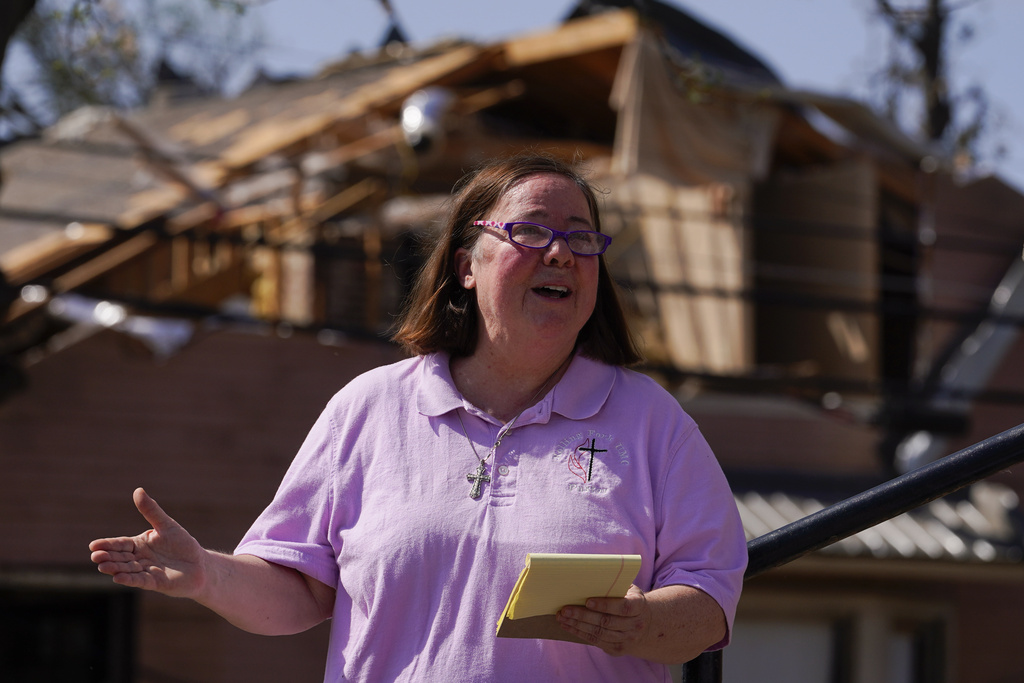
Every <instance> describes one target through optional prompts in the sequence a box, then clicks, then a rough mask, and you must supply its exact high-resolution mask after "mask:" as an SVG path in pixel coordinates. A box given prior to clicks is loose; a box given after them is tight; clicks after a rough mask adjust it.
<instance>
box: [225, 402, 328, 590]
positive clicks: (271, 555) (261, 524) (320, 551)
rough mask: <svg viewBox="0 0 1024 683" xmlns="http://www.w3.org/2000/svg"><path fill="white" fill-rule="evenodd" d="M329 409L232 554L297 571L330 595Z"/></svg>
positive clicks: (323, 414) (318, 421)
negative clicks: (311, 579) (315, 582)
mask: <svg viewBox="0 0 1024 683" xmlns="http://www.w3.org/2000/svg"><path fill="white" fill-rule="evenodd" d="M334 403H335V401H332V402H331V404H329V405H328V407H327V409H326V410H325V411H324V412H323V413H322V414H321V415H320V418H319V419H318V420H317V421H316V423H315V424H314V425H313V428H312V429H311V430H310V431H309V434H308V435H307V436H306V439H305V441H304V442H303V444H302V446H301V448H300V449H299V451H298V453H297V454H296V456H295V458H294V459H293V460H292V463H291V465H290V467H289V468H288V471H287V472H286V474H285V476H284V478H283V479H282V481H281V484H280V486H279V488H278V490H277V493H276V494H275V496H274V499H273V501H272V502H271V503H270V505H269V506H268V507H267V508H266V510H264V511H263V513H262V514H261V515H260V516H259V517H258V518H257V519H256V521H255V522H254V523H253V525H252V527H251V528H250V529H249V531H248V532H247V533H246V534H245V536H244V537H243V538H242V540H241V542H240V543H239V544H238V547H237V548H235V554H236V555H241V554H246V555H255V556H257V557H260V558H262V559H264V560H267V561H268V562H273V563H275V564H280V565H283V566H286V567H291V568H293V569H297V570H299V571H301V572H302V573H304V574H307V575H308V576H311V577H313V578H314V579H316V580H317V581H320V582H322V583H324V584H327V585H328V586H331V587H332V588H335V589H336V588H337V584H338V570H337V563H336V559H335V552H334V548H333V547H332V544H331V543H330V523H331V510H332V509H333V508H332V504H333V494H332V481H333V478H332V476H331V473H332V470H333V467H332V462H333V459H334V452H335V448H334V445H335V438H334V428H333V420H332V418H331V413H332V406H333V404H334Z"/></svg>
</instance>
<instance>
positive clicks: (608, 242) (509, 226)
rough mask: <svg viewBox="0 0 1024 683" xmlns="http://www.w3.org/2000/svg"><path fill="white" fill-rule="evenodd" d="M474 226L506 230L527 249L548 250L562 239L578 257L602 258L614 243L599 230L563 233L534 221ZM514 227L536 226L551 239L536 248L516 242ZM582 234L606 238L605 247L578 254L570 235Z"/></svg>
mask: <svg viewBox="0 0 1024 683" xmlns="http://www.w3.org/2000/svg"><path fill="white" fill-rule="evenodd" d="M473 225H476V226H481V227H485V228H498V229H499V230H504V231H505V232H506V233H508V239H509V240H510V241H511V242H513V243H515V244H518V245H519V246H521V247H526V248H527V249H547V248H548V247H550V246H551V243H552V242H554V241H555V240H556V239H557V238H559V237H561V238H563V239H565V243H566V245H567V246H569V251H571V252H572V253H574V254H576V255H577V256H600V255H601V254H603V253H604V252H606V251H608V247H609V245H611V243H612V238H611V237H610V236H609V235H606V234H604V233H603V232H598V231H597V230H570V231H569V232H562V231H561V230H555V229H554V228H549V227H548V226H546V225H544V224H543V223H534V222H532V221H509V222H507V223H505V222H502V221H473ZM513 225H536V226H537V227H538V228H544V229H545V230H549V231H551V239H550V240H548V243H547V244H545V245H544V246H542V247H534V246H531V245H529V244H523V243H522V242H516V241H515V240H514V239H512V226H513ZM580 232H585V233H593V234H595V235H600V236H601V237H603V238H604V247H603V248H602V249H601V251H598V252H595V253H593V254H581V253H580V252H578V251H576V250H575V249H573V248H572V245H570V244H569V235H572V234H573V233H580Z"/></svg>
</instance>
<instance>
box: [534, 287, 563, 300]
mask: <svg viewBox="0 0 1024 683" xmlns="http://www.w3.org/2000/svg"><path fill="white" fill-rule="evenodd" d="M533 291H535V292H537V294H539V295H541V296H542V297H544V298H546V299H564V298H565V297H567V296H569V288H568V287H561V286H557V285H544V286H543V287H534V288H533Z"/></svg>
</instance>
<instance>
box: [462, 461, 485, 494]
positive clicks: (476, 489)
mask: <svg viewBox="0 0 1024 683" xmlns="http://www.w3.org/2000/svg"><path fill="white" fill-rule="evenodd" d="M466 479H467V480H468V481H469V482H471V483H472V484H473V488H472V489H471V490H470V492H469V497H470V498H472V499H473V500H476V499H477V498H479V497H480V493H481V491H480V488H481V487H482V486H483V484H484V482H489V481H490V480H491V478H490V477H489V476H487V468H486V467H484V461H483V460H481V461H480V464H479V465H478V466H477V468H476V474H467V475H466Z"/></svg>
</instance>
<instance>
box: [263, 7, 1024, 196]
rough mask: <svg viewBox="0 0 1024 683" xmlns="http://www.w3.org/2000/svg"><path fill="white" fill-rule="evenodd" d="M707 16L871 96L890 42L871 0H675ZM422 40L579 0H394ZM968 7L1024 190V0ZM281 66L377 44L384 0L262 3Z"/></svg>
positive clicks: (492, 36)
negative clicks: (869, 87) (870, 82)
mask: <svg viewBox="0 0 1024 683" xmlns="http://www.w3.org/2000/svg"><path fill="white" fill-rule="evenodd" d="M668 1H669V2H670V3H671V4H675V5H678V6H680V7H682V8H684V9H686V10H687V11H689V12H691V13H692V14H695V15H696V16H698V17H699V18H701V19H703V20H705V21H706V22H708V23H710V24H711V25H713V26H715V27H716V28H717V29H719V30H721V31H722V32H724V33H726V34H728V35H729V36H730V37H732V38H733V39H734V40H736V41H737V42H739V43H740V44H741V45H743V46H744V47H746V48H747V49H748V50H750V51H752V52H754V53H755V54H756V55H758V56H759V57H760V58H761V59H762V60H764V61H765V62H767V63H768V64H769V65H771V66H772V67H773V68H774V69H775V70H776V72H777V73H778V74H779V75H780V76H781V77H782V79H783V81H785V82H786V83H787V84H788V85H790V86H791V87H798V88H806V89H811V90H816V91H822V92H827V93H832V94H841V95H852V96H858V97H863V96H864V94H865V92H866V82H867V75H868V73H869V71H870V70H871V67H873V66H877V65H878V63H879V61H880V58H881V55H883V54H884V52H885V50H886V41H885V39H884V34H883V32H882V31H881V29H880V27H879V25H878V24H877V23H873V22H872V21H870V19H869V8H870V6H871V5H872V4H873V3H872V1H871V0H770V1H766V0H668ZM922 3H923V0H913V2H910V0H906V1H904V2H896V3H895V4H897V5H920V4H922ZM391 4H392V6H393V7H394V8H395V11H396V13H397V14H398V17H399V19H400V21H401V24H402V27H403V28H404V29H405V30H406V32H407V33H408V34H409V37H410V39H411V40H412V42H413V43H416V44H426V43H430V42H433V41H435V40H437V39H440V38H442V37H446V36H457V37H463V38H472V39H477V40H481V41H487V40H496V39H502V38H507V37H510V36H513V35H517V34H521V33H526V32H530V31H536V30H540V29H543V28H545V27H549V26H552V25H554V24H556V23H557V22H558V21H560V20H561V18H562V17H563V16H564V15H565V14H566V13H567V12H568V11H569V9H571V8H572V7H574V6H575V4H576V3H575V1H574V0H513V1H506V2H488V1H486V0H391ZM963 11H964V12H966V14H965V16H966V17H968V18H969V20H970V22H971V23H972V24H973V26H974V28H975V39H974V40H973V41H972V42H971V43H969V44H968V45H966V46H964V47H963V48H961V49H959V51H958V54H957V58H956V59H957V61H956V63H955V70H954V72H953V77H954V78H955V79H957V81H958V82H961V83H969V82H979V83H981V84H983V85H984V86H985V87H986V89H987V90H988V92H989V96H990V98H991V101H992V105H993V111H994V112H995V115H996V116H997V118H998V119H999V120H1000V121H1001V124H1000V127H999V129H998V138H999V140H1000V141H1001V142H1003V143H1005V144H1006V146H1007V148H1008V153H1009V156H1008V158H1006V159H1004V160H1003V161H1001V162H998V163H997V164H996V165H995V167H994V168H993V169H992V170H994V171H995V172H997V173H998V174H999V175H1001V176H1002V177H1003V178H1004V179H1005V180H1006V181H1007V182H1009V183H1010V184H1012V185H1014V186H1015V187H1017V188H1018V189H1019V190H1021V191H1024V88H1022V87H1021V78H1020V76H1018V75H1017V72H1018V69H1019V68H1020V67H1019V63H1020V61H1021V57H1024V47H1021V44H1022V41H1021V39H1020V36H1022V35H1024V2H1022V1H1021V0H977V1H976V2H975V3H973V4H968V6H967V9H965V10H963ZM256 14H257V16H258V17H259V19H260V20H261V22H262V24H263V31H264V34H265V39H266V43H267V46H268V47H267V50H266V51H265V53H264V55H263V58H262V61H263V64H264V66H265V68H267V69H268V70H270V71H272V72H276V73H282V72H292V73H296V72H297V73H308V72H311V71H313V70H314V69H315V68H316V67H317V66H318V65H321V64H323V63H325V62H328V61H330V60H331V59H333V58H336V57H339V56H342V55H344V54H346V53H348V52H349V51H351V50H353V49H369V48H373V47H375V46H376V45H377V44H378V43H379V41H380V39H381V38H382V37H383V35H384V33H385V31H386V29H387V17H386V15H385V13H384V11H383V9H382V8H381V4H380V2H379V1H378V0H265V1H264V2H263V3H262V4H260V5H259V6H258V7H257V9H256Z"/></svg>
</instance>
